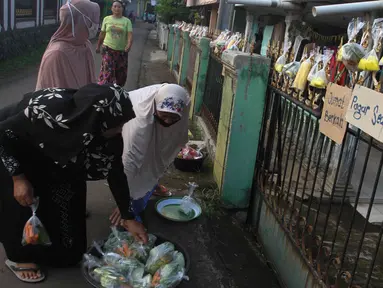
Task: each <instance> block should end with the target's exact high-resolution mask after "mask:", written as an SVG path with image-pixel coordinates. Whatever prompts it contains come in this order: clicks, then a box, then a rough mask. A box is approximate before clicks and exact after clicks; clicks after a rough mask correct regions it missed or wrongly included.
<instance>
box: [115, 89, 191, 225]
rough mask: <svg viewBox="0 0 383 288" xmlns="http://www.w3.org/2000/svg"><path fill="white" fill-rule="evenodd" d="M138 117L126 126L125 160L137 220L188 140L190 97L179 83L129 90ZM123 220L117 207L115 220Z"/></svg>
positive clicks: (124, 128) (123, 134)
mask: <svg viewBox="0 0 383 288" xmlns="http://www.w3.org/2000/svg"><path fill="white" fill-rule="evenodd" d="M129 97H130V100H131V101H132V104H133V109H134V112H135V114H136V118H134V119H132V120H131V121H129V122H128V123H126V124H125V125H124V127H123V129H122V137H123V140H124V151H123V156H122V162H123V165H124V171H125V174H126V176H127V179H128V183H129V187H130V197H131V199H132V204H131V207H132V208H133V213H134V214H135V216H136V220H138V221H141V219H140V214H141V213H142V212H143V210H144V209H145V207H146V204H147V202H148V200H149V198H150V197H151V195H152V193H153V192H154V190H155V189H156V187H157V183H158V180H159V179H160V178H161V177H162V175H163V174H164V172H165V170H166V169H167V168H168V167H169V165H170V164H171V163H172V162H173V161H174V159H175V158H176V156H177V154H178V153H179V151H180V150H181V148H182V147H183V146H184V145H185V144H186V143H187V142H188V121H189V120H188V116H189V103H190V98H189V96H188V93H187V92H186V90H185V89H184V88H182V87H181V86H179V85H176V84H160V85H152V86H148V87H145V88H141V89H138V90H134V91H131V92H129ZM119 220H120V213H119V209H118V208H117V209H116V210H115V211H114V212H113V214H112V216H111V221H112V223H118V222H119Z"/></svg>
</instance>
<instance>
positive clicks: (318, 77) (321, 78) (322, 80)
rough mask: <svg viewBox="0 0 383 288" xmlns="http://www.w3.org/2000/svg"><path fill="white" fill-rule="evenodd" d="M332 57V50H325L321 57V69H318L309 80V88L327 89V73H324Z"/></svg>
mask: <svg viewBox="0 0 383 288" xmlns="http://www.w3.org/2000/svg"><path fill="white" fill-rule="evenodd" d="M332 55H333V51H332V50H326V51H325V52H324V54H323V55H322V57H323V58H322V65H323V66H322V69H319V70H318V71H317V72H316V73H315V74H314V75H313V77H312V78H311V80H310V86H312V87H315V88H319V89H324V88H326V87H327V83H328V79H327V73H326V67H327V64H328V63H329V61H330V60H331V57H332ZM318 66H319V65H318Z"/></svg>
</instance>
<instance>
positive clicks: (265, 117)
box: [257, 91, 272, 163]
mask: <svg viewBox="0 0 383 288" xmlns="http://www.w3.org/2000/svg"><path fill="white" fill-rule="evenodd" d="M271 93H272V92H271V91H269V93H267V94H266V95H267V96H268V97H267V99H266V105H265V107H264V108H263V119H262V126H261V129H262V130H261V131H262V132H261V137H260V141H259V143H260V144H261V145H259V146H260V149H258V151H257V162H258V163H263V159H264V157H262V158H261V156H262V154H263V151H264V150H265V147H264V143H265V140H266V139H265V138H266V127H267V120H268V117H269V115H268V111H269V106H270V98H271V97H270V94H271Z"/></svg>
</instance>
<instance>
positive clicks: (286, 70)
mask: <svg viewBox="0 0 383 288" xmlns="http://www.w3.org/2000/svg"><path fill="white" fill-rule="evenodd" d="M300 66H301V63H300V62H298V61H295V62H290V63H288V64H286V65H284V66H283V69H282V73H283V74H285V75H287V76H289V77H290V78H294V77H295V76H296V75H297V73H298V70H299V67H300Z"/></svg>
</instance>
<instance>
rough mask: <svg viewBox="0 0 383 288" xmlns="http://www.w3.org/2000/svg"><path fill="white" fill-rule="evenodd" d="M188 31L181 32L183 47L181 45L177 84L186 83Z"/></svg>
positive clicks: (188, 52)
mask: <svg viewBox="0 0 383 288" xmlns="http://www.w3.org/2000/svg"><path fill="white" fill-rule="evenodd" d="M189 34H190V32H183V34H182V38H183V47H182V56H181V61H180V72H179V78H178V85H185V83H186V75H187V72H188V68H189V56H190V45H191V41H190V37H189Z"/></svg>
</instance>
